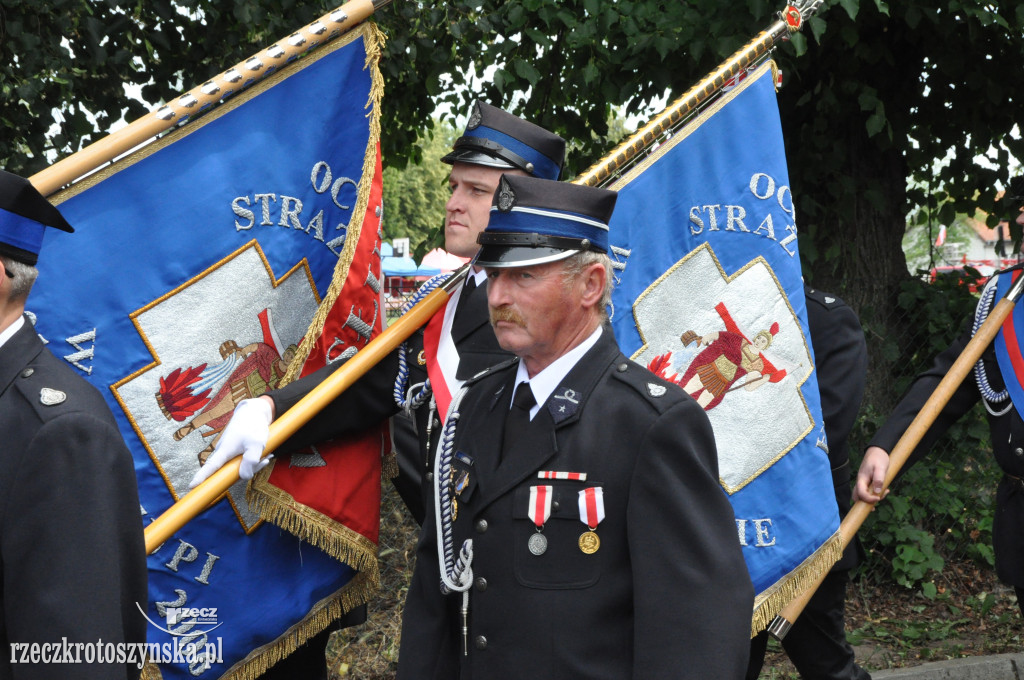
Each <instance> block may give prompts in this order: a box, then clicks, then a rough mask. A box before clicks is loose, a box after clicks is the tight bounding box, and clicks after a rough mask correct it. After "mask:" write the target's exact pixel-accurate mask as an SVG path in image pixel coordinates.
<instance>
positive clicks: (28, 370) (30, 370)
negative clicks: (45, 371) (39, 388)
mask: <svg viewBox="0 0 1024 680" xmlns="http://www.w3.org/2000/svg"><path fill="white" fill-rule="evenodd" d="M35 372H36V369H34V368H26V369H25V370H24V371H22V372H21V377H22V378H27V377H29V376H30V375H32V374H33V373H35Z"/></svg>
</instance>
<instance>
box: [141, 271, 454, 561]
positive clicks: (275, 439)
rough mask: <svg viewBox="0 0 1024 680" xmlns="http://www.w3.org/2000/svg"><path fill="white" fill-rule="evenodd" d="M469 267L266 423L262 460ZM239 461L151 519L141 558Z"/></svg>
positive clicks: (395, 341) (205, 501) (399, 338)
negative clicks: (265, 438)
mask: <svg viewBox="0 0 1024 680" xmlns="http://www.w3.org/2000/svg"><path fill="white" fill-rule="evenodd" d="M469 267H470V265H468V264H465V265H463V266H462V267H460V268H459V269H457V270H456V271H454V272H452V275H451V276H449V277H448V278H447V279H446V280H445V282H444V283H443V284H441V285H440V286H438V287H437V288H436V289H434V290H433V291H432V292H431V293H430V294H429V295H427V296H426V297H425V298H423V300H421V301H420V302H419V303H418V304H417V305H416V306H414V307H413V308H412V309H410V310H409V311H408V312H406V313H405V314H403V315H402V316H401V317H400V318H399V319H398V320H397V321H395V323H393V324H391V325H390V326H388V328H387V330H385V331H384V332H383V333H381V334H380V335H378V336H377V337H376V338H374V339H373V340H371V341H370V343H369V344H367V345H366V347H364V348H363V349H361V350H360V351H359V352H357V353H356V354H355V356H353V357H352V358H351V359H349V360H348V361H346V362H345V364H344V365H342V366H341V367H340V368H338V370H336V371H335V372H334V373H332V374H331V375H330V376H329V377H328V378H327V379H326V380H324V381H323V382H322V383H320V384H319V385H317V386H316V387H314V388H313V389H312V390H311V391H310V392H309V394H307V395H306V396H304V397H303V398H302V399H300V400H299V401H298V402H297V403H296V404H295V405H294V406H292V407H291V408H290V409H288V410H287V411H285V412H284V413H282V414H280V415H279V416H278V417H277V418H276V419H275V420H274V422H273V423H271V424H270V437H269V439H268V440H267V445H266V448H264V450H263V456H264V457H266V456H268V455H269V454H270V453H271V452H273V451H274V449H276V448H277V447H278V446H280V445H281V444H282V443H283V442H284V441H285V440H286V439H288V437H290V436H292V435H293V434H295V432H296V431H297V430H298V429H299V428H300V427H302V426H303V425H305V424H306V423H307V422H309V419H310V418H312V417H313V416H315V415H316V414H317V413H319V412H320V411H321V410H322V409H323V408H324V407H325V406H327V404H329V403H330V402H331V401H333V400H334V399H335V398H337V396H338V395H339V394H341V393H342V392H344V391H345V390H347V389H348V388H349V387H351V386H352V384H353V383H355V381H356V380H358V379H359V378H360V377H362V375H363V374H364V373H366V372H367V371H368V370H370V368H372V367H373V366H375V365H376V364H377V363H378V362H380V361H381V360H382V359H383V358H384V357H385V356H387V355H388V354H390V353H391V352H392V351H394V350H395V348H397V347H398V346H399V345H400V344H402V342H403V341H405V339H406V338H408V337H409V336H410V335H412V334H413V333H414V332H415V331H416V329H417V328H419V327H420V326H422V325H423V324H425V323H427V322H428V321H429V320H430V318H431V317H432V316H433V315H434V314H435V313H436V312H438V311H439V310H440V309H442V308H443V307H444V305H445V304H446V303H447V302H448V298H449V297H451V294H452V293H453V292H454V291H455V290H456V288H457V287H458V286H459V285H460V284H461V283H462V281H463V279H465V277H466V273H467V272H468V271H469ZM241 462H242V460H241V458H235V459H233V460H231V461H229V462H228V463H227V464H225V465H224V466H223V467H221V468H220V469H219V470H217V471H216V472H214V473H213V474H212V475H210V477H209V478H208V479H206V480H205V481H203V482H202V483H201V484H200V485H199V486H197V487H196V488H194V489H192V490H191V491H189V492H188V493H187V494H185V495H184V496H183V497H182V498H181V500H179V501H178V502H177V503H175V504H174V505H172V506H171V507H170V508H168V509H167V510H166V511H165V512H164V513H163V514H162V515H160V516H159V517H157V518H156V519H155V520H153V522H152V523H150V524H149V526H147V527H146V529H145V533H146V554H147V555H148V554H151V553H152V552H153V551H155V550H156V549H157V548H159V547H160V545H161V544H163V542H164V541H166V540H167V539H168V538H170V537H171V536H172V535H173V534H174V532H175V531H177V530H178V529H180V528H181V527H183V526H185V524H186V523H187V522H188V521H189V520H191V519H192V518H193V517H195V516H196V515H198V514H199V513H200V512H202V511H203V510H205V509H206V508H208V507H209V506H210V504H211V503H213V502H214V501H215V500H217V499H218V498H220V496H221V494H223V493H224V492H225V491H227V490H228V489H229V488H231V485H232V484H234V483H235V482H237V481H238V479H239V477H238V468H239V466H240V465H241Z"/></svg>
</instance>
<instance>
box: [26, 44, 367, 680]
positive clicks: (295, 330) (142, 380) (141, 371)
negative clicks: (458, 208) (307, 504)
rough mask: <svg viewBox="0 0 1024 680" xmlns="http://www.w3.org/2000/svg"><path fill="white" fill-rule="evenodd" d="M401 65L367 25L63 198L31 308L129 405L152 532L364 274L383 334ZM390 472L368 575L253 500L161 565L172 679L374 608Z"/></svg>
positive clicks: (295, 640)
mask: <svg viewBox="0 0 1024 680" xmlns="http://www.w3.org/2000/svg"><path fill="white" fill-rule="evenodd" d="M379 48H380V38H379V35H378V33H377V32H376V29H375V28H374V27H373V26H372V25H368V24H364V25H363V26H362V27H360V28H357V29H355V30H353V31H351V32H350V33H348V34H346V35H345V36H343V37H341V38H338V39H337V40H335V41H334V42H332V43H330V44H329V45H327V46H325V47H323V48H321V49H320V50H318V51H315V52H312V53H309V54H307V55H305V56H303V57H302V58H300V59H299V60H297V61H295V62H294V63H293V64H292V65H290V66H288V67H287V68H284V69H282V70H280V71H278V72H277V73H276V74H275V75H274V76H272V77H271V78H269V79H267V80H265V81H263V82H262V83H259V84H257V85H255V86H254V87H253V88H251V89H249V90H246V91H245V92H244V93H242V94H239V95H236V96H235V97H234V98H232V99H229V100H228V101H227V102H225V103H223V104H221V105H220V106H218V107H216V108H215V109H213V110H212V111H211V112H209V113H208V114H207V115H205V116H203V117H200V118H198V119H196V120H194V121H193V122H191V123H189V124H187V125H185V126H184V127H181V128H179V129H178V130H176V131H175V132H173V133H171V134H170V135H168V136H166V137H164V138H163V139H161V140H158V141H156V142H154V143H152V144H150V145H148V146H146V147H144V148H143V149H141V150H140V151H138V152H136V153H134V154H133V155H131V156H129V157H128V158H126V159H124V160H122V161H119V162H117V163H115V164H114V165H112V166H111V167H110V168H107V169H105V170H103V171H101V172H100V173H98V174H97V175H94V176H92V177H89V178H87V179H86V180H83V181H82V182H80V183H79V184H76V185H75V186H74V187H72V188H71V189H70V190H68V191H66V192H64V193H63V194H60V195H58V196H56V197H54V199H53V200H54V202H55V203H58V204H59V207H60V210H61V212H62V213H63V215H64V216H65V217H66V218H67V220H68V221H69V222H70V223H71V224H72V225H74V227H75V228H76V233H75V234H67V236H71V237H72V238H60V237H57V236H50V237H48V238H47V240H46V243H45V248H46V252H47V256H46V258H44V260H43V262H42V263H41V266H40V269H41V276H40V281H39V286H38V287H37V288H36V289H35V290H34V291H33V293H32V295H31V298H30V299H29V301H28V309H29V311H30V312H32V313H34V315H35V317H36V318H37V323H36V328H37V330H38V332H39V333H40V334H41V335H42V336H43V337H44V339H46V340H47V341H48V342H49V347H50V349H51V350H52V351H53V352H54V353H55V354H56V355H57V356H58V357H64V358H65V359H66V360H67V361H68V362H69V363H71V364H72V365H73V366H75V367H76V368H77V369H78V370H79V371H80V372H81V373H82V374H83V375H84V376H86V377H87V378H88V379H89V380H90V381H91V382H92V383H93V384H94V385H95V386H96V387H97V388H99V389H100V391H101V392H102V393H103V394H104V395H105V397H106V398H107V400H108V402H109V404H110V407H111V410H112V411H113V412H114V414H115V417H116V418H117V420H118V424H119V425H120V428H121V432H122V434H123V435H124V437H125V440H126V441H127V443H128V445H129V448H130V449H131V451H132V454H133V457H134V460H135V469H136V474H137V478H138V483H139V493H140V497H141V504H142V507H141V513H142V519H143V522H144V523H147V524H148V522H149V521H152V519H153V518H155V517H157V516H159V515H160V514H161V513H163V512H164V511H165V510H167V508H168V507H169V506H171V505H172V504H173V503H174V502H175V500H176V499H178V498H180V497H181V496H183V495H184V494H185V493H187V492H188V483H189V481H190V479H191V477H192V476H193V475H194V474H195V472H196V470H197V469H198V468H199V465H200V461H201V460H205V457H206V456H207V455H208V454H209V453H210V452H211V451H212V449H213V446H214V443H215V442H216V440H217V438H218V437H219V436H220V433H221V431H222V429H223V427H224V426H225V424H226V423H227V420H228V419H229V418H230V415H231V411H232V409H233V407H234V405H235V404H236V403H237V402H238V401H239V400H240V399H243V398H248V397H252V396H257V395H259V394H262V393H263V392H264V391H265V390H266V389H268V388H270V387H273V386H275V385H278V384H280V381H281V379H282V378H283V377H284V376H285V374H286V372H287V371H288V365H289V362H291V363H292V364H294V363H295V362H293V361H292V359H293V358H295V357H296V356H297V355H299V354H301V350H300V347H304V346H305V345H300V341H301V340H302V338H303V336H304V335H305V334H306V333H307V329H308V328H311V326H310V323H311V320H312V319H313V317H314V314H315V313H316V312H317V309H318V305H319V304H320V302H321V300H322V299H324V298H325V297H327V298H330V297H331V294H330V293H329V291H332V290H334V289H335V287H334V285H333V284H332V279H333V278H334V277H335V275H336V272H342V274H341V278H342V279H344V274H345V273H347V267H348V266H349V264H350V263H352V262H353V261H357V262H359V263H360V264H361V266H362V269H361V270H360V271H355V270H353V271H354V276H358V277H359V282H360V283H362V284H365V285H364V286H363V287H364V288H365V294H366V296H367V303H366V304H361V305H360V306H353V307H352V308H351V309H350V307H349V306H346V307H345V309H344V313H345V315H346V317H348V315H349V314H350V313H351V314H356V315H360V314H364V315H365V316H366V318H365V323H363V324H362V326H363V327H366V328H371V327H374V326H375V327H376V328H378V329H379V325H380V324H379V318H370V317H371V316H372V315H373V313H374V304H373V303H374V302H375V301H376V300H377V298H378V293H379V280H380V258H379V254H378V255H377V256H376V258H375V260H373V259H372V258H370V257H366V256H365V253H362V252H361V251H362V250H365V251H366V253H369V254H371V255H372V254H373V252H374V250H375V246H379V231H378V228H379V215H380V202H379V201H380V198H379V196H380V194H379V185H380V175H379V172H380V165H379V156H378V150H377V141H378V134H379V124H378V120H379V118H378V116H379V98H380V75H379V72H378V71H377V68H376V58H377V56H378V55H379ZM371 187H376V191H375V192H373V196H372V197H371ZM374 201H375V202H374ZM364 217H365V218H366V219H365V221H364ZM62 235H63V234H62ZM357 243H358V244H359V248H360V249H361V251H360V252H358V253H357V252H356V245H357ZM374 283H376V284H378V285H377V286H373V285H372V284H374ZM373 289H375V290H373ZM320 323H323V321H322V320H321V321H320ZM342 325H343V324H342ZM318 332H319V331H316V330H314V331H313V332H312V333H311V334H313V335H315V334H317V333H318ZM366 335H367V336H368V335H369V333H368V332H366ZM368 339H369V338H368V337H366V338H365V339H364V340H362V341H363V342H365V341H367V340H368ZM329 344H330V343H329ZM339 344H340V345H341V346H340V347H338V346H337V345H339ZM331 350H332V351H335V352H336V353H341V352H342V351H343V350H346V346H345V343H341V342H340V341H339V342H337V343H333V344H332V345H331ZM298 359H299V363H301V361H303V360H304V357H302V356H299V357H298ZM321 363H322V361H321ZM376 441H377V444H376V449H377V451H378V452H379V449H380V439H379V437H378V438H377V440H376ZM371 458H372V457H371ZM291 465H293V466H304V467H308V468H310V469H314V468H317V467H319V468H323V469H328V470H329V469H330V466H329V465H328V464H327V463H326V462H324V461H323V460H322V459H320V458H319V456H318V455H317V454H315V453H313V454H310V455H309V456H307V457H306V459H304V460H299V459H296V460H293V461H292V462H291ZM379 466H380V460H379V456H378V457H377V460H376V461H372V460H371V461H370V462H369V463H368V464H367V470H376V472H377V476H376V477H374V476H373V475H372V474H368V475H366V478H365V483H364V486H365V487H366V488H367V489H370V490H371V491H372V493H371V494H370V496H371V497H372V498H371V502H369V503H368V504H367V507H366V508H364V509H362V512H363V514H364V516H365V517H364V520H363V521H361V522H360V526H358V527H356V528H354V529H351V528H350V529H347V531H348V534H349V535H350V536H351V543H352V545H351V547H350V550H349V551H348V553H347V555H349V556H350V557H351V558H352V559H349V560H346V561H347V562H348V564H341V563H339V562H338V561H337V560H336V559H335V558H334V557H331V556H330V555H328V554H327V553H326V552H324V551H322V550H321V549H319V548H317V547H314V546H312V545H309V544H306V543H301V542H300V541H299V540H298V539H297V538H295V537H294V536H292V535H291V534H289V533H287V532H285V531H282V530H281V529H279V528H278V527H276V526H272V525H270V524H267V523H265V522H263V521H262V520H261V519H260V517H259V516H258V515H257V514H256V513H255V512H254V511H253V510H252V509H250V507H249V506H248V504H247V503H246V500H245V491H246V488H245V483H244V482H239V483H237V484H235V485H234V486H233V487H232V488H231V490H230V491H229V492H228V493H227V494H226V497H225V498H223V499H221V500H220V501H218V502H217V503H215V504H214V505H213V506H211V508H209V509H207V510H206V511H204V512H203V513H201V514H200V515H199V516H198V517H197V518H196V519H194V520H192V521H191V522H189V523H188V524H187V525H185V527H183V528H182V529H181V530H180V531H179V532H178V533H177V534H176V535H175V536H174V537H173V538H171V539H169V540H168V541H167V542H166V543H164V545H162V546H161V547H160V548H159V549H157V550H156V551H155V552H154V553H153V554H152V555H150V556H149V560H148V567H149V602H141V603H138V604H139V606H140V608H141V609H142V610H143V612H144V613H145V615H146V617H147V618H148V620H149V622H150V624H151V625H150V626H149V629H148V641H149V643H150V647H149V652H150V654H149V656H150V658H151V659H153V660H155V661H157V662H158V665H159V673H160V674H161V675H162V677H163V678H165V679H170V678H195V677H199V678H220V677H237V678H252V677H255V676H256V675H257V674H259V673H261V672H262V671H263V670H264V669H266V668H267V667H268V666H270V665H272V664H273V663H274V662H275V661H277V660H278V659H279V658H281V657H282V656H283V655H286V654H288V653H290V652H291V651H292V650H293V649H295V647H296V645H297V644H300V643H301V642H302V641H304V640H305V639H306V638H307V637H308V636H310V635H313V634H315V633H316V632H318V631H320V630H322V629H323V628H324V627H325V626H326V625H327V624H328V623H329V622H330V621H331V620H332V619H333V618H336V617H337V616H338V615H340V614H341V613H342V611H343V610H346V609H349V608H351V607H352V606H354V605H356V604H358V603H359V602H362V601H365V599H366V597H368V595H369V594H370V593H371V592H372V590H373V587H374V586H375V585H376V583H377V580H378V578H377V572H376V540H377V535H376V531H377V526H378V522H377V513H379V506H377V505H374V502H373V498H378V497H379V469H380V467H379ZM350 476H351V477H352V478H353V479H358V478H360V477H359V475H358V473H357V472H356V471H352V474H351V475H350ZM374 484H376V487H377V488H376V490H375V491H374V490H373V486H374ZM366 527H369V528H368V529H367V528H366ZM360 531H363V532H364V534H360V533H359V532H360ZM83 559H88V557H87V556H83ZM356 568H361V569H363V570H362V571H360V572H357V571H356ZM83 596H86V597H87V596H88V594H87V593H83ZM147 677H151V675H150V674H147Z"/></svg>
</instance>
